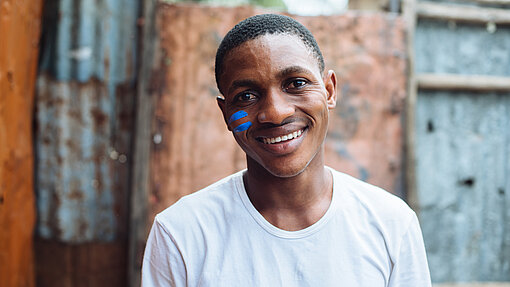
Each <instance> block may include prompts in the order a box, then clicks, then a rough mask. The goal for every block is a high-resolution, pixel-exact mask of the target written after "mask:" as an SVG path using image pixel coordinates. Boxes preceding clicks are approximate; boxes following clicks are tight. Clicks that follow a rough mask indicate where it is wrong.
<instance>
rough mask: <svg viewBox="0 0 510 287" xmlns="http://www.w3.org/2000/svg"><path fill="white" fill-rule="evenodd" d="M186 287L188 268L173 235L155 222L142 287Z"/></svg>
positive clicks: (148, 243)
mask: <svg viewBox="0 0 510 287" xmlns="http://www.w3.org/2000/svg"><path fill="white" fill-rule="evenodd" d="M153 286H154V287H156V286H172V287H174V286H177V287H180V286H186V266H185V264H184V260H183V258H182V254H181V252H180V251H179V249H178V248H177V245H176V243H175V240H174V239H173V237H172V236H171V234H170V233H169V232H168V231H167V230H166V229H165V228H164V227H163V225H162V224H161V222H159V221H158V217H157V216H156V219H155V220H154V224H153V225H152V229H151V232H150V234H149V238H148V240H147V246H146V247H145V253H144V256H143V266H142V287H153Z"/></svg>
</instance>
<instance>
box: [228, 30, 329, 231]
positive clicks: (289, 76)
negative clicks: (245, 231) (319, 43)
mask: <svg viewBox="0 0 510 287" xmlns="http://www.w3.org/2000/svg"><path fill="white" fill-rule="evenodd" d="M223 65H224V69H223V70H224V71H225V72H223V74H222V75H220V81H219V83H220V90H221V92H222V94H223V96H224V99H223V98H219V99H218V106H219V107H220V109H221V111H222V113H223V116H224V118H225V121H226V122H227V126H228V128H229V130H233V129H234V128H235V127H236V126H237V125H238V124H240V123H243V122H247V121H250V122H251V123H252V126H251V127H250V128H249V129H248V130H246V131H243V132H234V138H235V139H236V141H237V143H238V144H239V145H240V146H241V148H242V149H243V150H244V152H245V153H246V159H247V167H248V169H247V172H246V173H245V174H244V176H243V179H244V183H245V187H246V189H247V192H248V196H249V198H250V200H251V202H252V203H253V205H254V206H255V208H256V209H257V210H258V211H259V212H260V213H261V214H262V216H264V218H266V220H268V221H269V222H270V223H271V224H273V225H275V226H277V227H279V228H281V229H284V230H288V231H294V230H300V229H303V228H306V227H308V226H310V225H312V224H314V223H315V222H317V221H318V220H319V219H320V218H321V217H322V216H323V215H324V213H326V211H327V209H328V207H329V205H330V203H331V197H332V187H333V179H332V175H331V173H330V172H329V170H327V169H326V168H325V167H324V139H325V137H326V132H327V126H328V116H329V110H330V109H333V108H334V107H335V106H336V75H335V73H334V72H333V71H328V72H327V73H322V72H321V71H320V68H319V64H318V62H317V60H316V58H315V57H314V56H313V54H312V53H311V52H310V51H309V49H308V48H307V47H306V46H305V45H304V44H303V43H302V42H301V40H300V39H299V38H298V37H296V36H291V35H281V34H280V35H264V36H260V37H258V38H256V39H253V40H250V41H247V42H245V43H243V44H242V45H240V46H239V47H237V48H235V49H233V50H232V51H230V52H229V53H228V55H227V56H226V57H225V60H224V62H223ZM240 110H243V111H245V112H247V113H248V116H247V117H246V118H243V119H241V120H238V121H236V122H233V123H230V124H229V123H228V119H229V118H230V116H231V115H232V114H233V113H235V112H237V111H240ZM287 135H288V136H287ZM271 141H272V143H271ZM275 141H276V142H275Z"/></svg>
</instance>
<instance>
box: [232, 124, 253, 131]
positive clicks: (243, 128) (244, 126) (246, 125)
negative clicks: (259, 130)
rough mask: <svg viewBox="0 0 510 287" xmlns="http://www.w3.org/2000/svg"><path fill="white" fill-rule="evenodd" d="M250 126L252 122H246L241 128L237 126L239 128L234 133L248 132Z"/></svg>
mask: <svg viewBox="0 0 510 287" xmlns="http://www.w3.org/2000/svg"><path fill="white" fill-rule="evenodd" d="M250 126H251V122H246V123H243V124H240V125H239V126H237V128H235V129H234V132H235V133H239V132H243V131H245V130H247V129H248V128H249V127H250Z"/></svg>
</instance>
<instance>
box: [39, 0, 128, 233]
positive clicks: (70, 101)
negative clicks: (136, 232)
mask: <svg viewBox="0 0 510 287" xmlns="http://www.w3.org/2000/svg"><path fill="white" fill-rule="evenodd" d="M120 7H121V8H120ZM137 15H138V4H137V3H136V1H128V0H110V1H91V0H83V1H68V0H56V1H48V2H47V3H46V6H45V13H44V27H43V28H44V29H43V37H42V44H43V46H42V48H41V64H40V72H39V77H38V81H37V98H36V100H37V102H36V155H37V156H36V183H37V189H36V191H37V206H38V225H37V234H38V236H39V237H41V238H44V239H54V240H58V241H63V242H68V243H83V242H90V241H100V242H101V241H112V240H117V239H121V240H125V239H126V236H127V210H128V206H127V205H128V183H129V178H128V174H129V164H130V152H131V140H132V138H131V137H132V123H133V116H134V115H133V107H134V103H133V102H134V94H135V87H134V86H135V71H134V70H135V63H136V47H137Z"/></svg>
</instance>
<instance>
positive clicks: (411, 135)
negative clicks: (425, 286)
mask: <svg viewBox="0 0 510 287" xmlns="http://www.w3.org/2000/svg"><path fill="white" fill-rule="evenodd" d="M403 13H404V19H405V21H406V24H407V26H406V31H407V37H406V44H407V55H408V57H407V97H406V110H405V123H406V124H405V142H404V151H405V169H404V170H405V187H406V188H405V190H406V198H407V202H408V203H409V205H410V206H411V207H412V208H413V209H414V210H416V211H417V212H419V210H418V209H419V204H418V199H417V190H416V173H415V166H416V156H415V150H414V148H415V131H414V125H415V120H416V118H415V110H416V97H417V92H418V88H417V84H416V77H415V62H414V54H415V49H414V33H415V29H416V0H405V1H404V2H403Z"/></svg>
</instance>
